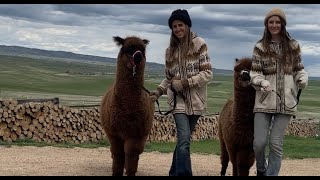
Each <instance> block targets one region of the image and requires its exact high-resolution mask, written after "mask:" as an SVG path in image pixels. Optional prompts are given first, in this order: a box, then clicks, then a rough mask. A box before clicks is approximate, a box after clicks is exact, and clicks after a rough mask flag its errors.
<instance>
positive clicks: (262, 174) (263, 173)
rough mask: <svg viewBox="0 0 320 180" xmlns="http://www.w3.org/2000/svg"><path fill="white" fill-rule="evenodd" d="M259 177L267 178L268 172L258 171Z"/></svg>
mask: <svg viewBox="0 0 320 180" xmlns="http://www.w3.org/2000/svg"><path fill="white" fill-rule="evenodd" d="M257 176H266V172H265V171H263V172H262V171H257Z"/></svg>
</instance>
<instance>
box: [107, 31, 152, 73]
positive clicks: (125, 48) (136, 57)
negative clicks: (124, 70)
mask: <svg viewBox="0 0 320 180" xmlns="http://www.w3.org/2000/svg"><path fill="white" fill-rule="evenodd" d="M113 39H114V41H115V42H116V43H117V45H118V46H122V47H121V50H120V52H119V57H120V58H119V59H118V61H122V62H121V63H124V64H126V65H127V67H128V68H131V69H132V68H133V67H134V68H135V67H139V66H141V65H144V62H145V60H146V56H145V51H146V45H147V44H148V43H149V41H148V40H145V39H143V40H142V39H140V38H138V37H134V36H132V37H127V38H125V39H122V38H120V37H114V38H113Z"/></svg>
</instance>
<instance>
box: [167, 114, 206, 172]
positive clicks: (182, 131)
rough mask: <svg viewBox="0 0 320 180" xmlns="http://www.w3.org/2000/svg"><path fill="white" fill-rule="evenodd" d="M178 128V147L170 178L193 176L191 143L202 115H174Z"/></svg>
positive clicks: (173, 159)
mask: <svg viewBox="0 0 320 180" xmlns="http://www.w3.org/2000/svg"><path fill="white" fill-rule="evenodd" d="M173 117H174V120H175V123H176V128H177V145H176V147H175V149H174V153H173V157H172V164H171V168H170V171H169V176H192V168H191V158H190V141H191V134H192V132H193V130H194V128H195V126H196V124H197V121H198V119H199V117H200V115H186V114H183V113H178V114H174V115H173Z"/></svg>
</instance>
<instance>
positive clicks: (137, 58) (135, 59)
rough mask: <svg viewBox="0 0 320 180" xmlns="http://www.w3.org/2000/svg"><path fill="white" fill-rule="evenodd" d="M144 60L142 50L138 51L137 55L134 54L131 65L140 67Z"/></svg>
mask: <svg viewBox="0 0 320 180" xmlns="http://www.w3.org/2000/svg"><path fill="white" fill-rule="evenodd" d="M142 60H143V54H142V52H141V51H140V50H138V51H136V52H135V53H133V55H132V57H131V63H132V64H133V65H138V64H140V63H141V62H142Z"/></svg>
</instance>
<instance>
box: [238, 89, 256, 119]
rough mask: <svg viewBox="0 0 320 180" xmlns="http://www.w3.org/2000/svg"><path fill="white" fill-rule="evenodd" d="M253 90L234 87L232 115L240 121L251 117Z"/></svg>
mask: <svg viewBox="0 0 320 180" xmlns="http://www.w3.org/2000/svg"><path fill="white" fill-rule="evenodd" d="M254 99H255V90H254V88H253V87H251V86H248V87H245V88H243V87H236V86H235V87H234V104H233V105H234V108H233V110H234V112H233V113H234V114H235V115H236V116H237V117H240V118H241V119H244V120H245V119H247V118H244V117H250V118H252V117H251V116H253V107H254Z"/></svg>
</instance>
